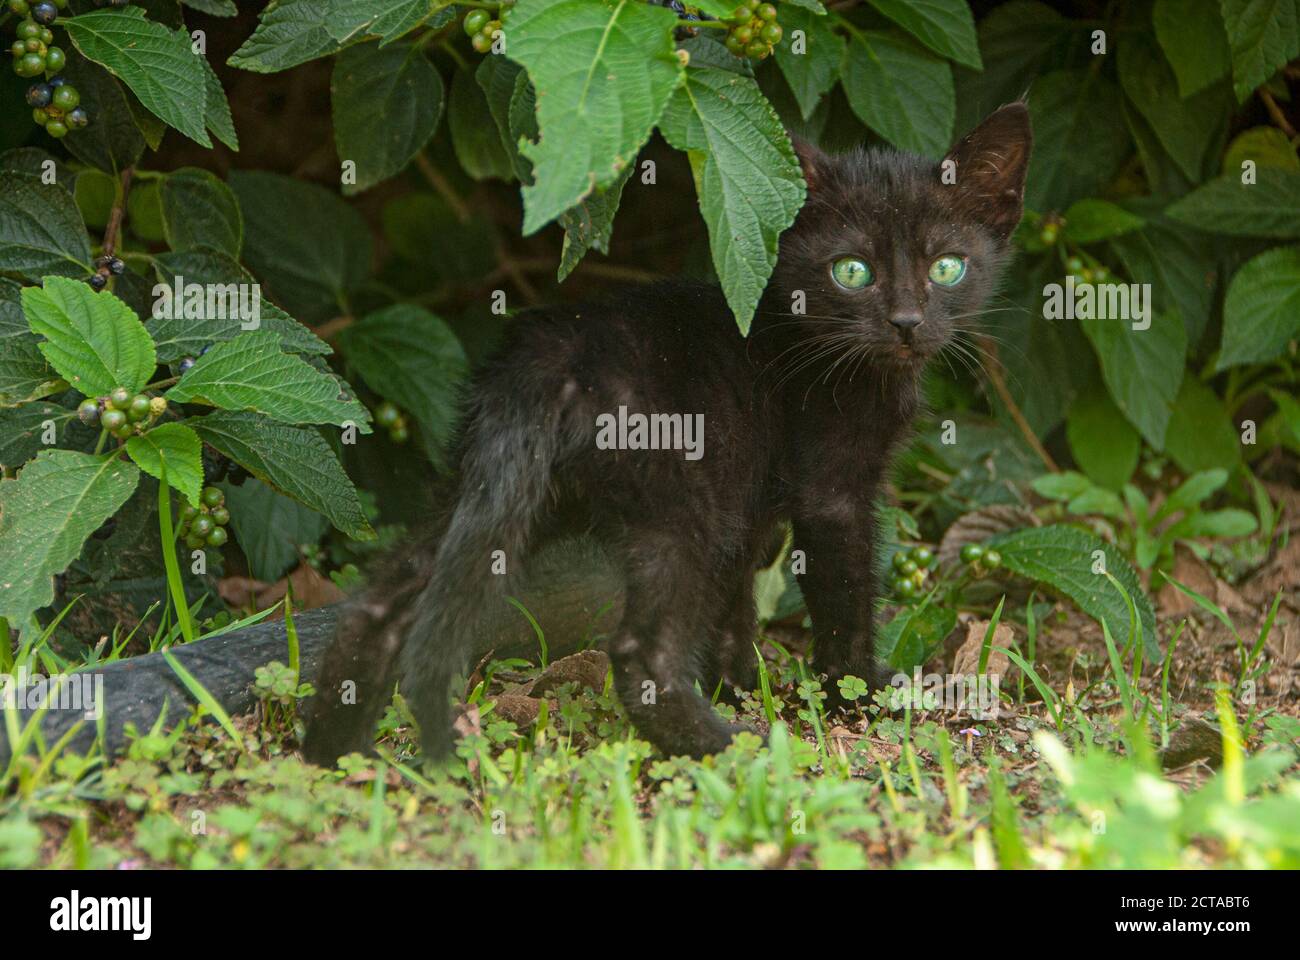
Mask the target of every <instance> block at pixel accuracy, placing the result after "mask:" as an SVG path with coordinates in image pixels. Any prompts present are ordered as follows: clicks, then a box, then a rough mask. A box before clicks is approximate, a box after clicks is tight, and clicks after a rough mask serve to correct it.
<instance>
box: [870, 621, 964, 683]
mask: <svg viewBox="0 0 1300 960" xmlns="http://www.w3.org/2000/svg"><path fill="white" fill-rule="evenodd" d="M955 626H957V611H956V609H955V608H953V607H950V606H946V605H945V606H934V605H931V604H928V603H925V604H919V605H917V606H914V607H904V608H903V609H902V610H900V611H899V612H898V614H897V615H896V616H895V617H894V619H893V620H891V621H889V623H886V624H885V625H884V626H882V627H881V628H880V629H879V630H878V631H877V632H876V648H875V655H876V656H877V657H878V658H880V659H881V660H884V661H885V663H887V664H889V666H891V667H893V668H894V669H895V670H897V671H899V672H900V673H907V674H910V673H911V672H912V668H913V667H917V666H920V665H921V664H923V663H925V662H926V661H927V660H929V659H930V657H931V656H932V655H933V654H934V652H935V651H936V650H938V649H939V647H940V646H941V645H942V644H943V641H944V638H945V637H946V636H948V634H950V633H951V632H952V629H953V627H955Z"/></svg>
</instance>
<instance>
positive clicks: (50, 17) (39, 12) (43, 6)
mask: <svg viewBox="0 0 1300 960" xmlns="http://www.w3.org/2000/svg"><path fill="white" fill-rule="evenodd" d="M58 16H59V8H58V7H56V6H55V5H54V4H52V3H50V2H49V0H41V2H40V3H34V4H32V12H31V17H32V19H33V20H35V21H36V22H37V23H39V24H40V25H41V26H42V27H48V26H49V25H50V24H51V23H53V22H54V21H55V20H56V19H58Z"/></svg>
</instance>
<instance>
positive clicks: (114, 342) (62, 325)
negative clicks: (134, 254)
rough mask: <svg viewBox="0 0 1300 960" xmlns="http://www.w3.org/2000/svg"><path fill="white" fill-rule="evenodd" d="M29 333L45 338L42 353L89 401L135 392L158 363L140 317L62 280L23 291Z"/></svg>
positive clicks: (50, 279) (116, 302) (85, 287)
mask: <svg viewBox="0 0 1300 960" xmlns="http://www.w3.org/2000/svg"><path fill="white" fill-rule="evenodd" d="M23 312H24V313H26V315H27V323H28V324H29V325H30V326H31V329H32V333H34V334H36V335H37V336H41V337H45V341H44V342H43V343H41V344H40V349H41V353H43V354H45V359H47V360H48V361H49V362H50V366H52V367H54V369H55V370H57V371H58V372H59V376H61V377H63V379H64V380H67V381H68V383H69V384H70V385H71V386H72V387H73V388H74V389H76V390H78V391H79V392H81V393H83V394H85V395H86V396H88V397H100V396H104V395H105V394H107V393H109V392H110V391H112V389H113V388H114V387H126V388H127V389H128V390H130V391H131V392H132V393H135V392H137V391H139V390H140V389H141V388H142V387H143V386H144V385H145V384H146V383H148V382H149V377H150V376H151V375H152V374H153V371H154V368H155V367H156V366H157V365H158V362H157V360H156V358H155V356H154V346H153V341H152V340H151V339H150V338H149V334H148V333H147V332H146V331H145V328H144V324H142V323H141V322H140V318H139V317H137V316H136V315H135V313H134V312H132V310H131V308H130V307H128V306H127V305H126V304H125V303H123V302H122V301H121V300H119V299H117V297H115V296H113V295H112V294H111V293H108V292H103V293H96V292H95V291H93V290H91V289H90V287H89V286H88V285H86V284H84V283H80V282H78V281H76V280H69V279H67V278H66V277H48V278H46V280H45V287H44V289H42V288H41V287H27V288H25V289H24V290H23Z"/></svg>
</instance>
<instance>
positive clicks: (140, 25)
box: [62, 7, 212, 147]
mask: <svg viewBox="0 0 1300 960" xmlns="http://www.w3.org/2000/svg"><path fill="white" fill-rule="evenodd" d="M62 23H63V25H64V26H65V27H66V28H67V30H68V36H69V37H71V38H72V42H73V43H74V44H75V45H76V47H77V49H78V50H80V51H81V53H82V54H83V55H84V56H85V57H86V58H87V59H89V60H94V61H95V62H96V63H98V64H100V65H102V66H103V67H105V68H106V69H107V70H108V71H109V72H110V73H112V74H113V75H114V76H116V77H118V78H120V79H121V80H122V82H123V83H125V84H126V85H127V86H128V87H130V88H131V92H132V93H134V94H135V95H136V96H137V97H139V98H140V103H142V104H143V105H144V107H145V109H147V110H148V111H149V112H150V113H152V114H153V115H154V116H156V117H157V118H158V119H159V120H162V121H163V122H165V123H166V124H168V125H169V126H172V127H175V128H176V129H177V130H179V131H180V132H181V133H183V134H185V136H187V137H189V138H190V139H191V140H193V141H194V142H195V143H198V144H200V145H201V146H204V147H210V146H212V141H211V140H209V139H208V134H207V131H206V130H205V128H204V117H205V116H206V113H207V99H206V98H207V85H206V84H207V81H206V78H205V75H204V71H203V67H202V65H201V64H200V63H199V59H200V58H199V57H198V55H197V54H195V53H194V52H193V51H192V50H191V49H190V44H189V42H188V37H187V36H186V35H185V33H184V31H179V32H176V33H173V32H172V31H171V30H169V29H167V28H166V27H164V26H163V25H162V24H160V23H155V22H153V21H152V20H146V19H145V17H144V11H143V10H142V9H140V8H139V7H126V8H125V9H121V10H99V11H96V12H93V13H83V14H82V15H81V16H78V17H72V18H71V19H69V20H63V21H62Z"/></svg>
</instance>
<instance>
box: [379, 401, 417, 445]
mask: <svg viewBox="0 0 1300 960" xmlns="http://www.w3.org/2000/svg"><path fill="white" fill-rule="evenodd" d="M375 423H377V424H379V425H380V426H381V427H383V428H384V429H385V430H387V431H388V438H389V439H390V440H392V441H393V443H405V442H406V441H407V440H408V439H409V438H410V436H411V433H410V430H408V429H407V426H406V417H404V416H402V411H400V410H398V409H397V408H396V407H395V406H393V405H392V404H391V403H381V404H380V405H379V406H378V407H377V408H376V409H375Z"/></svg>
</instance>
